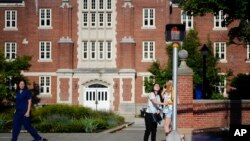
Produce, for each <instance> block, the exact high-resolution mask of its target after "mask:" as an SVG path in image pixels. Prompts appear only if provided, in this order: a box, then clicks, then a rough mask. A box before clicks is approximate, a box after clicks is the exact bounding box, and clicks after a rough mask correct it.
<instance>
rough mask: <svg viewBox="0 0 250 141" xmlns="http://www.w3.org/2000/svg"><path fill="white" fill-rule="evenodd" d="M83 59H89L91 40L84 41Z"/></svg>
mask: <svg viewBox="0 0 250 141" xmlns="http://www.w3.org/2000/svg"><path fill="white" fill-rule="evenodd" d="M82 59H83V60H88V59H89V42H88V41H83V42H82Z"/></svg>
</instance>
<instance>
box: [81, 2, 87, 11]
mask: <svg viewBox="0 0 250 141" xmlns="http://www.w3.org/2000/svg"><path fill="white" fill-rule="evenodd" d="M82 8H83V9H84V10H87V9H88V0H83V7H82Z"/></svg>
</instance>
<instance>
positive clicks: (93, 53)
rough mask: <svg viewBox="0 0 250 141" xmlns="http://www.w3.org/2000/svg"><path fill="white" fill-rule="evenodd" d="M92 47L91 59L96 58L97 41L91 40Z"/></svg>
mask: <svg viewBox="0 0 250 141" xmlns="http://www.w3.org/2000/svg"><path fill="white" fill-rule="evenodd" d="M90 44H91V48H90V58H91V60H95V59H96V43H95V42H94V41H92V42H90Z"/></svg>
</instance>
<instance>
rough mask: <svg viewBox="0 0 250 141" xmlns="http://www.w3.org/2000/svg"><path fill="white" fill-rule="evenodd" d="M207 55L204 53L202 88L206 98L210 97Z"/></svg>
mask: <svg viewBox="0 0 250 141" xmlns="http://www.w3.org/2000/svg"><path fill="white" fill-rule="evenodd" d="M206 69H207V67H206V55H203V86H202V90H203V95H204V97H205V98H208V95H207V79H206Z"/></svg>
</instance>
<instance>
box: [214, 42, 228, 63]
mask: <svg viewBox="0 0 250 141" xmlns="http://www.w3.org/2000/svg"><path fill="white" fill-rule="evenodd" d="M222 43H223V44H224V45H225V51H224V54H225V57H224V59H221V58H218V59H219V62H220V63H227V46H226V45H227V44H226V42H214V55H215V57H216V44H219V49H220V51H219V52H220V54H221V44H222Z"/></svg>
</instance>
